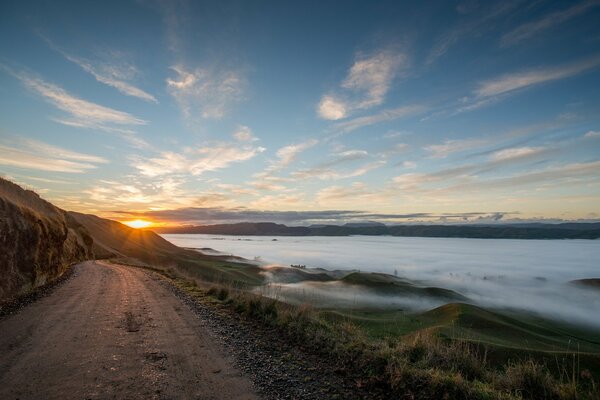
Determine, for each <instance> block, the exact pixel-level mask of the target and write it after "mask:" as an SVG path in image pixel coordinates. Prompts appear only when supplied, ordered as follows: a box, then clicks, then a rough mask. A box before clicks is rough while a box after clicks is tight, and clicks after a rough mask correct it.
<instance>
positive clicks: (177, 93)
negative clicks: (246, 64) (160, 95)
mask: <svg viewBox="0 0 600 400" xmlns="http://www.w3.org/2000/svg"><path fill="white" fill-rule="evenodd" d="M171 70H173V71H174V72H175V76H174V77H172V78H167V89H168V91H169V93H170V94H171V95H172V96H173V97H174V98H175V100H176V101H177V103H178V104H179V107H180V108H181V112H182V113H183V115H184V117H185V118H188V119H190V118H194V117H196V113H197V112H198V113H199V115H200V117H202V118H209V119H219V118H222V117H223V116H225V114H226V113H227V111H228V110H229V108H230V107H231V106H232V104H233V103H236V102H238V101H240V100H241V99H242V95H243V88H244V86H245V83H246V82H245V80H244V78H243V77H242V76H241V74H240V73H239V72H235V71H227V70H219V71H215V70H209V69H203V68H195V69H189V68H187V67H185V66H183V65H174V66H172V67H171Z"/></svg>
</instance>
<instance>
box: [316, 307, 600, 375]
mask: <svg viewBox="0 0 600 400" xmlns="http://www.w3.org/2000/svg"><path fill="white" fill-rule="evenodd" d="M322 315H323V316H324V317H325V318H327V319H329V320H333V321H340V322H341V321H344V322H352V323H355V324H356V325H358V326H360V327H361V328H362V329H364V330H365V332H366V333H367V334H368V335H369V336H370V337H371V338H373V339H383V338H398V337H402V336H404V337H411V336H415V335H418V334H421V333H424V332H426V333H428V334H431V333H435V334H437V335H440V336H441V337H446V338H450V339H454V340H460V341H467V342H471V343H474V344H476V345H478V346H485V347H486V348H488V351H489V358H490V360H493V361H495V362H496V363H498V364H501V363H505V362H507V361H508V360H510V359H526V358H527V357H533V358H535V359H538V360H544V361H545V362H546V363H547V364H548V365H550V366H551V367H556V366H557V364H560V365H562V364H564V363H565V361H564V359H565V358H566V357H567V358H570V357H573V354H577V361H578V362H579V363H580V364H581V366H583V367H585V368H588V369H590V370H592V371H593V372H594V373H595V374H596V375H597V376H600V335H599V334H598V332H597V331H594V330H588V329H585V328H581V327H576V326H573V325H570V324H566V323H564V324H562V323H560V322H557V321H550V320H545V319H540V318H538V317H535V316H532V315H529V314H525V313H511V314H508V313H504V312H502V313H500V312H492V311H489V310H485V309H483V308H480V307H477V306H474V305H470V304H464V303H449V304H446V305H444V306H441V307H438V308H436V309H433V310H431V311H428V312H425V313H422V314H415V315H411V314H406V313H403V312H399V311H393V310H388V311H377V312H374V311H360V310H356V311H340V310H327V311H323V312H322Z"/></svg>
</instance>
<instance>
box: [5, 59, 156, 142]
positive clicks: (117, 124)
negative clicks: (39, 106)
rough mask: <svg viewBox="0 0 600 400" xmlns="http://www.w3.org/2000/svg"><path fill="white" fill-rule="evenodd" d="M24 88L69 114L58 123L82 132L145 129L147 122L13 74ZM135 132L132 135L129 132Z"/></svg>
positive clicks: (17, 73) (39, 80)
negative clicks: (126, 128) (84, 130)
mask: <svg viewBox="0 0 600 400" xmlns="http://www.w3.org/2000/svg"><path fill="white" fill-rule="evenodd" d="M10 72H11V73H12V74H13V75H14V76H15V77H16V78H18V79H19V80H20V81H21V82H22V83H23V85H25V87H26V88H27V89H29V90H31V91H32V92H34V93H37V94H39V95H40V96H42V97H43V98H44V99H45V100H46V101H48V102H49V103H50V104H52V105H53V106H55V107H56V108H58V109H60V110H62V111H64V112H66V113H67V114H69V116H70V117H69V118H70V119H55V121H56V122H59V123H61V124H64V125H70V126H77V127H81V128H91V129H101V130H105V131H112V132H123V131H122V130H121V129H122V128H121V126H127V125H145V124H146V123H147V122H146V121H144V120H142V119H139V118H136V117H134V116H133V115H131V114H128V113H126V112H123V111H118V110H115V109H112V108H109V107H104V106H101V105H99V104H96V103H92V102H90V101H87V100H83V99H80V98H78V97H75V96H73V95H71V94H70V93H68V92H67V91H66V90H64V89H63V88H61V87H59V86H57V85H54V84H51V83H48V82H45V81H43V80H42V79H40V78H37V77H34V76H32V75H30V74H27V73H23V72H12V71H10ZM129 132H132V131H129Z"/></svg>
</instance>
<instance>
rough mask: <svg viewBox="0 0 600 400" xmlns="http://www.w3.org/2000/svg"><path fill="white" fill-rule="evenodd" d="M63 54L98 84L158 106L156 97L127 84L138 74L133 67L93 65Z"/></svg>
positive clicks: (84, 60)
mask: <svg viewBox="0 0 600 400" xmlns="http://www.w3.org/2000/svg"><path fill="white" fill-rule="evenodd" d="M61 53H62V54H63V55H64V56H65V58H66V59H67V60H69V61H71V62H73V63H75V64H77V65H79V66H80V67H81V68H82V69H83V70H84V71H85V72H87V73H89V74H91V75H92V76H93V77H94V78H96V80H97V81H98V82H100V83H103V84H105V85H108V86H111V87H113V88H115V89H117V90H118V91H119V92H121V93H123V94H124V95H126V96H132V97H137V98H138V99H141V100H145V101H148V102H151V103H155V104H158V100H156V98H155V97H154V96H152V95H151V94H149V93H147V92H145V91H143V90H142V89H140V88H138V87H136V86H134V85H132V84H131V83H128V82H126V80H127V79H129V78H130V77H131V75H132V74H137V69H136V68H135V67H134V66H133V65H118V64H108V63H98V62H96V63H92V62H91V61H89V60H86V59H83V58H79V57H75V56H72V55H69V54H67V53H63V52H61Z"/></svg>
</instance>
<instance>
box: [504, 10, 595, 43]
mask: <svg viewBox="0 0 600 400" xmlns="http://www.w3.org/2000/svg"><path fill="white" fill-rule="evenodd" d="M598 5H600V1H597V0H595V1H584V2H582V3H579V4H576V5H574V6H571V7H569V8H567V9H564V10H561V11H556V12H553V13H550V14H546V15H544V16H543V17H542V18H540V19H537V20H535V21H532V22H528V23H525V24H523V25H520V26H518V27H517V28H515V29H513V30H512V31H510V32H508V33H506V34H504V35H503V36H502V38H501V39H500V43H501V45H502V46H510V45H514V44H517V43H519V42H521V41H523V40H526V39H529V38H531V37H533V36H535V35H538V34H540V33H542V32H544V31H546V30H548V29H551V28H553V27H555V26H556V25H559V24H562V23H563V22H565V21H568V20H570V19H571V18H574V17H576V16H578V15H581V14H583V13H585V12H586V11H587V10H589V9H590V8H592V7H596V6H598Z"/></svg>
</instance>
